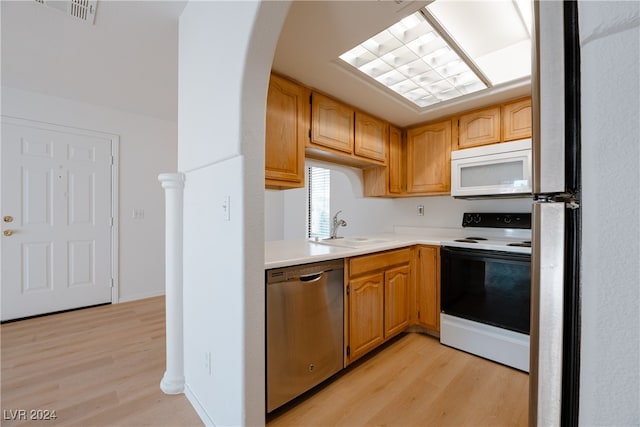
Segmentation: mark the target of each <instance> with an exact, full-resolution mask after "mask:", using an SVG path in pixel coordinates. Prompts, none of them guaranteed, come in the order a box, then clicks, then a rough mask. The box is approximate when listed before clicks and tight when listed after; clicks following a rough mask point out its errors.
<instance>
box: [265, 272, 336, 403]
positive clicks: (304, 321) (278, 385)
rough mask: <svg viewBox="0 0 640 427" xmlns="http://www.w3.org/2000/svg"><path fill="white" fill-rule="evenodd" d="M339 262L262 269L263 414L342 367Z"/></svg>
mask: <svg viewBox="0 0 640 427" xmlns="http://www.w3.org/2000/svg"><path fill="white" fill-rule="evenodd" d="M343 270H344V262H343V260H341V259H340V260H333V261H326V262H318V263H313V264H305V265H299V266H294V267H285V268H278V269H273V270H267V273H266V276H267V277H266V282H267V283H266V287H267V291H266V292H267V297H266V299H267V362H266V363H267V412H271V411H273V410H274V409H276V408H278V407H279V406H281V405H283V404H284V403H286V402H288V401H290V400H291V399H293V398H295V397H297V396H299V395H300V394H302V393H304V392H305V391H307V390H309V389H310V388H312V387H313V386H315V385H317V384H319V383H321V382H322V381H324V380H325V379H327V378H329V377H330V376H332V375H333V374H335V373H336V372H338V371H340V370H341V369H342V368H343V367H344V361H343V337H344V327H343V324H344V320H343V318H344V309H343V307H344V301H343V300H344V298H343V279H344V278H343Z"/></svg>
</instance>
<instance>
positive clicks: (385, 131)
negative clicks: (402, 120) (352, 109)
mask: <svg viewBox="0 0 640 427" xmlns="http://www.w3.org/2000/svg"><path fill="white" fill-rule="evenodd" d="M388 140H389V124H388V123H387V122H384V121H382V120H379V119H376V118H375V117H372V116H370V115H368V114H365V113H362V112H360V111H356V113H355V137H354V154H355V155H356V156H360V157H366V158H368V159H372V160H378V161H380V162H383V163H384V162H385V160H386V152H387V141H388Z"/></svg>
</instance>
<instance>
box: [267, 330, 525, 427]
mask: <svg viewBox="0 0 640 427" xmlns="http://www.w3.org/2000/svg"><path fill="white" fill-rule="evenodd" d="M528 384H529V379H528V375H527V374H526V373H523V372H520V371H517V370H515V369H511V368H509V367H506V366H502V365H499V364H496V363H493V362H490V361H487V360H484V359H482V358H479V357H476V356H473V355H470V354H467V353H464V352H461V351H458V350H455V349H452V348H449V347H446V346H443V345H441V344H440V343H439V342H438V340H437V339H435V338H433V337H430V336H426V335H422V334H416V333H411V334H407V335H405V336H403V337H401V338H400V339H399V340H398V341H396V342H393V343H392V344H391V345H390V346H387V347H386V348H384V349H383V350H382V351H380V352H377V353H376V354H374V355H373V356H371V357H368V358H366V359H365V360H363V361H362V362H361V363H359V364H358V365H357V366H355V367H354V368H353V369H351V368H350V369H349V370H348V372H347V373H345V374H343V375H340V376H338V377H337V378H336V379H335V380H333V381H332V382H330V383H329V384H328V385H327V386H325V387H321V388H320V389H319V390H317V391H315V392H314V393H311V394H308V395H305V396H303V397H302V398H300V399H297V400H296V401H295V402H294V403H293V404H290V405H286V406H285V410H283V411H275V412H274V414H273V415H271V416H270V417H268V424H267V425H268V427H285V426H291V427H293V426H295V427H307V426H309V427H313V426H318V427H319V426H322V427H329V426H345V427H346V426H349V427H354V426H388V427H391V426H397V427H421V426H526V425H527V411H528Z"/></svg>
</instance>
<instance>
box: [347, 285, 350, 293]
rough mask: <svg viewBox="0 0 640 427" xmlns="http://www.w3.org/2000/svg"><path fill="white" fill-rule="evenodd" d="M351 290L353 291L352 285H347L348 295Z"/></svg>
mask: <svg viewBox="0 0 640 427" xmlns="http://www.w3.org/2000/svg"><path fill="white" fill-rule="evenodd" d="M349 292H351V285H347V295H349Z"/></svg>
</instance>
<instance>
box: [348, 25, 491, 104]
mask: <svg viewBox="0 0 640 427" xmlns="http://www.w3.org/2000/svg"><path fill="white" fill-rule="evenodd" d="M340 59H342V60H343V61H345V62H346V63H348V64H350V65H351V66H353V67H355V68H356V69H358V70H359V71H361V72H363V73H364V74H366V75H368V76H370V77H371V78H373V79H375V80H376V81H378V82H380V83H381V84H383V85H385V86H386V87H388V88H389V89H391V90H393V91H394V92H396V93H398V94H400V95H401V96H403V97H404V98H406V99H408V100H409V101H411V102H413V103H414V104H416V105H418V106H419V107H427V106H429V105H432V104H436V103H438V102H440V101H446V100H448V99H451V98H455V97H457V96H461V95H465V94H468V93H472V92H476V91H478V90H482V89H485V88H486V87H487V86H486V85H485V84H484V83H483V82H482V81H481V80H480V79H479V78H478V76H476V75H475V74H474V73H473V71H471V69H470V68H469V67H468V66H467V64H465V62H464V61H463V60H462V59H461V58H460V57H459V56H458V54H457V53H456V52H455V50H453V49H452V48H451V47H450V46H449V45H448V44H447V43H446V41H445V40H444V39H442V38H441V37H440V35H439V34H438V33H437V32H436V31H435V30H434V29H433V28H432V27H431V26H430V25H429V23H428V22H427V21H426V20H425V19H424V17H423V16H422V14H421V13H420V12H416V13H414V14H413V15H410V16H408V17H406V18H404V19H403V20H401V21H400V22H398V23H396V24H394V25H392V26H391V27H389V28H388V29H386V30H384V31H382V32H380V33H378V34H376V35H375V36H373V37H372V38H370V39H369V40H366V41H365V42H363V43H362V44H360V45H358V46H356V47H355V48H353V49H351V50H349V51H348V52H345V53H344V54H342V55H340Z"/></svg>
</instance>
